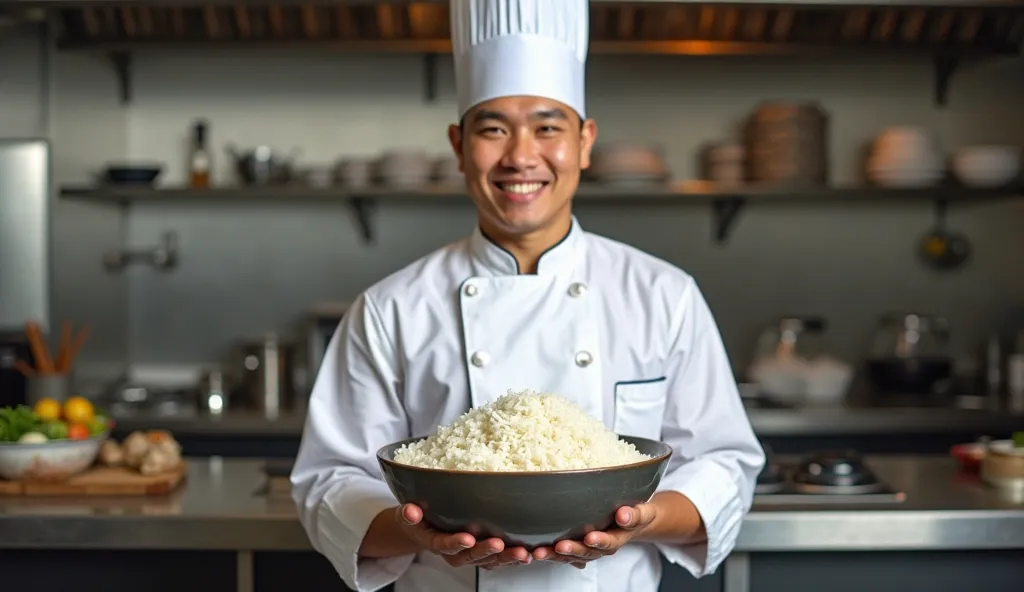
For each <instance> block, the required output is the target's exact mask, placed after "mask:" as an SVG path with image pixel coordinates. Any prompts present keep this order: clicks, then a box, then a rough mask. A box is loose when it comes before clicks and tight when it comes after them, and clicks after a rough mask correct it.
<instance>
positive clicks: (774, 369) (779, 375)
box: [749, 316, 853, 405]
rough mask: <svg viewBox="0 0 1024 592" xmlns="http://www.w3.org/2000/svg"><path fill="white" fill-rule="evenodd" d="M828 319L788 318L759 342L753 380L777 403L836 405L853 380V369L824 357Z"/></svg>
mask: <svg viewBox="0 0 1024 592" xmlns="http://www.w3.org/2000/svg"><path fill="white" fill-rule="evenodd" d="M825 326H826V322H825V319H824V318H821V317H816V316H786V317H782V318H781V319H779V320H778V322H777V323H775V324H773V325H771V326H769V327H767V328H765V330H764V331H762V332H761V335H760V337H759V338H758V343H757V348H756V350H755V352H754V362H753V364H751V367H750V370H749V374H750V378H751V379H752V380H754V381H756V382H757V384H758V389H759V391H760V392H761V393H762V394H763V395H765V396H766V397H769V398H771V399H772V400H773V401H775V402H777V403H784V404H792V405H795V404H800V403H818V404H823V403H835V402H836V401H837V400H839V399H841V398H842V397H843V396H844V395H845V394H846V391H847V389H848V387H849V383H850V381H851V380H852V378H853V368H852V367H850V366H849V365H848V364H845V363H844V362H842V361H840V360H838V359H836V358H834V357H832V356H828V355H826V354H825V353H824V349H823V346H822V337H821V336H822V333H823V332H824V330H825Z"/></svg>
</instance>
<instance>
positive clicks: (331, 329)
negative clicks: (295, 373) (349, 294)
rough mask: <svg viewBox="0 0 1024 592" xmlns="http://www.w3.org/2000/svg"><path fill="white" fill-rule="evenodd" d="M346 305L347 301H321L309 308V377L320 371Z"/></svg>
mask: <svg viewBox="0 0 1024 592" xmlns="http://www.w3.org/2000/svg"><path fill="white" fill-rule="evenodd" d="M348 307H349V303H348V302H321V303H318V304H316V305H314V306H313V308H312V310H310V312H309V316H308V317H307V320H306V376H307V377H309V378H310V379H313V378H315V377H316V375H317V373H319V372H320V365H321V364H323V360H324V355H325V354H326V353H327V345H328V344H329V343H330V342H331V338H332V337H334V334H335V333H336V332H337V331H338V324H339V323H341V319H342V317H343V316H344V315H345V311H346V310H348ZM303 392H304V391H303Z"/></svg>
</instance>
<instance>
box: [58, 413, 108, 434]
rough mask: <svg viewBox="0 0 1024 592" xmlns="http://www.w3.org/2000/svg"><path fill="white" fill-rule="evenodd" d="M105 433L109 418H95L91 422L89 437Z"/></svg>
mask: <svg viewBox="0 0 1024 592" xmlns="http://www.w3.org/2000/svg"><path fill="white" fill-rule="evenodd" d="M105 431H107V418H106V417H104V416H102V415H97V416H95V417H93V418H92V421H90V422H89V435H91V436H98V435H100V434H102V433H103V432H105ZM65 433H66V431H65Z"/></svg>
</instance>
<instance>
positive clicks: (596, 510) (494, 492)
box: [377, 436, 672, 550]
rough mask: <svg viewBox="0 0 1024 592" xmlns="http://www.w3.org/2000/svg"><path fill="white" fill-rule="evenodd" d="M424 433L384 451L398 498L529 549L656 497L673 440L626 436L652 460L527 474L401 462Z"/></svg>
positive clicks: (439, 522)
mask: <svg viewBox="0 0 1024 592" xmlns="http://www.w3.org/2000/svg"><path fill="white" fill-rule="evenodd" d="M420 439H422V438H412V439H409V440H403V441H401V442H395V443H394V444H389V445H387V446H385V447H383V448H381V449H380V450H379V451H378V452H377V462H378V463H379V464H380V468H381V471H382V472H383V475H384V480H385V481H386V482H387V484H388V486H389V487H390V488H391V492H392V493H393V494H394V495H395V497H396V498H398V501H399V502H400V503H403V504H404V503H414V504H417V505H419V506H420V507H421V508H423V518H424V521H425V522H426V523H427V524H429V525H431V526H433V527H434V528H437V529H439V530H441V531H442V532H469V533H470V534H473V535H474V536H476V537H477V538H480V539H483V538H489V537H497V538H501V539H502V540H504V541H505V544H506V545H515V546H519V545H521V546H524V547H526V548H527V549H528V550H532V549H533V548H535V547H538V546H544V545H551V544H554V543H555V542H556V541H559V540H562V539H573V540H580V539H581V538H582V537H583V535H585V534H586V533H587V532H590V531H591V530H604V529H606V528H608V526H610V525H611V524H612V523H613V521H614V517H615V511H616V510H617V509H618V508H619V507H621V506H633V505H636V504H638V503H643V502H646V501H648V500H649V499H650V497H651V496H652V495H653V494H654V492H655V490H657V488H658V484H659V483H660V482H661V478H662V476H664V474H665V469H666V468H667V467H668V461H669V459H670V458H671V457H672V449H671V448H670V447H669V446H668V445H667V444H664V443H662V442H657V441H654V440H647V439H644V438H635V437H629V436H622V439H623V440H625V441H626V442H629V443H631V444H633V445H635V446H636V448H637V450H639V451H640V452H641V453H643V454H647V455H649V456H651V457H653V458H651V459H650V460H646V461H643V462H638V463H633V464H630V465H624V466H616V467H605V468H600V469H586V470H576V471H552V472H522V473H520V472H485V471H445V470H438V469H421V468H417V467H411V466H408V465H402V464H399V463H396V462H395V461H394V453H395V451H396V450H397V449H399V448H401V447H402V446H404V445H406V444H411V443H413V442H416V441H417V440H420Z"/></svg>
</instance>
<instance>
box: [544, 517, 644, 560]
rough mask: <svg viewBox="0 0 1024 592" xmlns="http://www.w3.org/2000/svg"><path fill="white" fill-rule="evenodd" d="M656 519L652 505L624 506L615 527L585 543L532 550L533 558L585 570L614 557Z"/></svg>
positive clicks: (591, 534) (595, 533)
mask: <svg viewBox="0 0 1024 592" xmlns="http://www.w3.org/2000/svg"><path fill="white" fill-rule="evenodd" d="M657 515H658V509H657V507H655V506H654V504H651V503H647V504H639V505H637V506H633V507H629V506H623V507H621V508H619V509H618V511H616V512H615V527H612V528H610V529H608V530H606V531H603V532H601V531H595V532H591V533H588V534H587V535H586V536H585V537H583V540H582V541H558V543H556V544H555V545H554V547H538V548H536V549H534V550H533V558H534V559H537V560H539V561H555V562H558V563H568V564H569V565H572V566H573V567H577V568H579V569H583V568H584V567H586V565H587V563H588V562H590V561H593V560H595V559H600V558H601V557H604V556H605V555H613V554H615V552H616V551H618V550H619V547H621V546H623V545H625V544H626V543H628V542H629V541H630V540H632V539H633V537H635V536H637V535H639V534H641V533H642V532H643V531H644V529H646V528H647V527H648V526H650V525H651V523H652V522H654V519H655V518H656V517H657Z"/></svg>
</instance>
